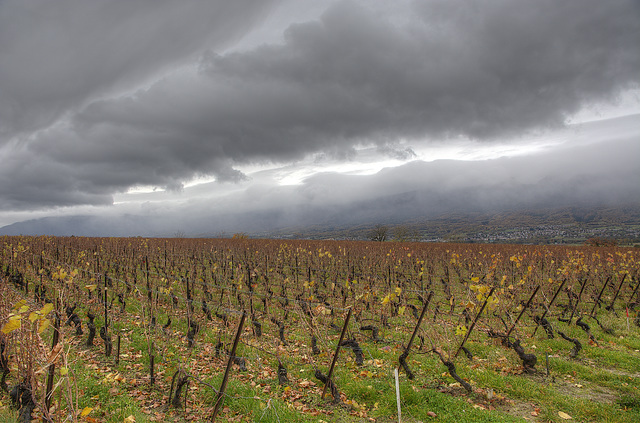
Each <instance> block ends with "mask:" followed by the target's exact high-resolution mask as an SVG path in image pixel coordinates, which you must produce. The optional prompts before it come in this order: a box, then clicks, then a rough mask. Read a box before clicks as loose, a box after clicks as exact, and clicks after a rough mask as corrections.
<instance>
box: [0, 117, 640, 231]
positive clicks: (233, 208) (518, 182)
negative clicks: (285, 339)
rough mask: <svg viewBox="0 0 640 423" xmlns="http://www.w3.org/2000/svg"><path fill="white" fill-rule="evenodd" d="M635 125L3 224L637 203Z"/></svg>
mask: <svg viewBox="0 0 640 423" xmlns="http://www.w3.org/2000/svg"><path fill="white" fill-rule="evenodd" d="M621 127H622V128H623V130H622V131H617V132H620V133H623V135H612V134H614V133H616V131H615V129H620V128H621ZM624 128H627V129H626V130H625V129H624ZM631 128H634V129H633V130H631ZM639 134H640V115H636V116H634V117H627V118H619V119H617V120H615V121H602V122H596V123H593V124H585V125H581V128H580V131H576V132H574V133H573V134H572V133H569V134H565V135H567V139H566V142H565V143H564V144H563V146H562V147H560V148H557V149H553V150H551V151H545V152H541V153H536V154H532V155H527V156H520V157H508V158H499V159H491V160H481V161H473V162H465V161H458V160H438V161H434V162H423V161H414V162H411V163H407V164H405V165H402V166H398V167H393V168H387V169H383V170H382V171H380V172H378V173H376V174H374V175H368V176H362V175H359V176H356V175H345V174H340V173H336V172H324V173H318V174H315V175H313V176H311V177H309V178H307V179H306V180H305V181H304V182H303V183H302V184H301V185H295V186H278V185H277V184H274V183H265V182H261V183H260V182H256V181H252V182H245V183H244V184H245V186H244V187H243V188H241V189H236V190H235V191H233V190H229V192H228V193H226V194H225V195H223V196H219V197H217V198H215V199H211V198H208V197H207V196H206V195H205V196H200V197H198V196H196V195H194V194H196V193H200V194H202V192H201V191H202V190H203V189H204V188H205V187H204V185H199V186H195V187H189V188H185V194H186V197H187V198H190V199H189V200H187V201H180V202H175V201H174V202H170V201H169V202H165V201H160V202H157V201H153V198H154V195H152V194H140V196H139V197H138V199H146V200H148V202H145V203H142V204H140V203H138V204H131V205H117V206H114V208H113V210H110V211H107V212H104V211H102V212H99V213H86V214H85V215H83V216H78V214H77V213H75V215H72V216H69V215H68V213H67V216H65V217H62V218H59V219H44V220H37V221H32V222H25V223H23V224H18V225H15V226H13V227H7V228H3V229H2V230H0V233H9V234H20V233H31V234H42V233H45V234H53V233H55V234H64V235H72V234H75V235H104V236H113V235H122V236H131V235H138V234H140V235H146V236H173V235H174V234H175V233H177V232H182V233H185V234H186V235H190V236H198V235H205V236H217V235H218V234H221V233H226V234H227V235H230V234H233V233H234V232H241V231H242V232H251V233H253V234H256V235H261V234H262V235H263V236H266V235H269V233H272V231H274V230H277V229H280V228H300V227H312V226H316V227H324V228H329V227H331V228H336V227H353V226H359V225H362V224H374V223H380V222H383V223H391V224H401V223H405V222H407V221H414V222H415V221H419V220H423V219H430V218H434V217H437V216H440V215H443V214H448V215H457V216H462V215H464V214H465V213H469V214H474V213H476V214H477V213H487V214H491V213H500V212H503V211H505V210H509V211H522V210H526V211H527V212H531V213H540V214H541V215H544V213H545V210H546V212H549V211H550V210H551V211H553V212H554V213H555V212H557V211H558V210H560V209H562V208H565V209H566V208H573V207H584V208H592V207H594V206H605V207H608V208H614V207H623V206H634V207H635V208H633V210H637V207H638V204H639V203H638V201H639V200H638V199H640V185H639V184H638V183H637V181H639V180H640V165H639V164H638V160H637V157H639V156H640V143H638V142H637V140H638V135H639ZM262 179H267V178H262ZM162 195H166V194H162ZM156 200H157V197H156ZM565 211H566V210H565ZM291 230H292V231H293V230H294V229H291Z"/></svg>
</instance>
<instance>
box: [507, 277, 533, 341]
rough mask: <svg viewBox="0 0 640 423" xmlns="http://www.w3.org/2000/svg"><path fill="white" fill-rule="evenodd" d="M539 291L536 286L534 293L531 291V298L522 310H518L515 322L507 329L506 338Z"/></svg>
mask: <svg viewBox="0 0 640 423" xmlns="http://www.w3.org/2000/svg"><path fill="white" fill-rule="evenodd" d="M539 289H540V285H538V286H537V287H536V289H535V291H533V294H531V297H529V301H527V304H526V305H525V306H524V307H523V308H522V310H520V314H518V318H517V319H516V321H515V322H513V324H512V325H511V327H510V328H509V330H508V331H507V335H506V337H507V338H508V337H509V335H510V334H511V331H513V329H514V328H515V327H516V325H517V324H518V320H520V318H521V317H522V315H523V314H524V312H525V310H526V309H528V308H529V306H530V305H531V301H533V297H535V296H536V294H537V293H538V290H539Z"/></svg>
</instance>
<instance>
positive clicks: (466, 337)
mask: <svg viewBox="0 0 640 423" xmlns="http://www.w3.org/2000/svg"><path fill="white" fill-rule="evenodd" d="M495 289H496V287H495V286H493V287H491V291H489V295H487V298H486V299H485V300H484V303H482V307H480V311H479V312H478V314H476V318H475V319H473V323H471V327H470V328H469V330H468V331H467V334H466V335H465V336H464V339H463V340H462V342H461V343H460V346H459V347H458V350H457V351H456V353H455V354H454V355H453V357H454V358H455V357H457V356H458V354H459V353H460V350H462V347H464V343H465V342H467V339H469V335H471V331H473V328H474V327H475V326H476V322H477V321H478V319H479V318H480V316H481V315H482V312H483V311H484V308H485V307H486V306H487V303H488V302H489V298H490V297H491V295H492V294H493V291H494V290H495Z"/></svg>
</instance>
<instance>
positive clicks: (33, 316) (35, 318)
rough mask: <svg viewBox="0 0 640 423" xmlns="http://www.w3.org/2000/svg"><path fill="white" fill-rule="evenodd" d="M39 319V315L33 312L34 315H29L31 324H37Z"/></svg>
mask: <svg viewBox="0 0 640 423" xmlns="http://www.w3.org/2000/svg"><path fill="white" fill-rule="evenodd" d="M39 318H40V316H39V315H38V313H35V312H33V313H31V314H29V321H30V322H31V323H33V322H35V321H36V320H38V319H39Z"/></svg>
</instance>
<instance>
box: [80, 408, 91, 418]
mask: <svg viewBox="0 0 640 423" xmlns="http://www.w3.org/2000/svg"><path fill="white" fill-rule="evenodd" d="M92 410H93V408H92V407H85V408H83V409H82V412H81V413H80V417H84V416H88V415H89V413H91V411H92Z"/></svg>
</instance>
